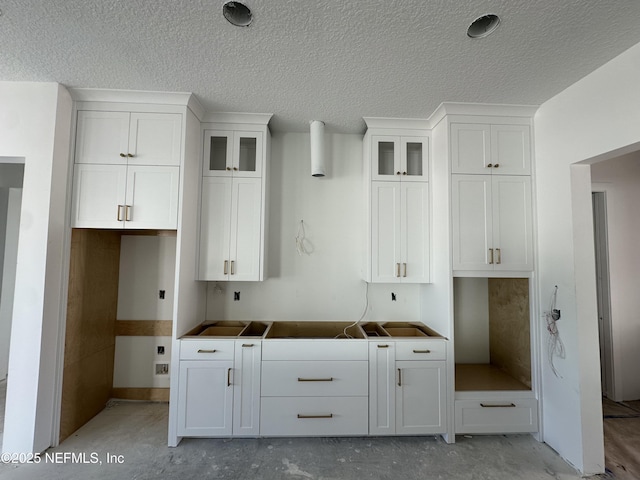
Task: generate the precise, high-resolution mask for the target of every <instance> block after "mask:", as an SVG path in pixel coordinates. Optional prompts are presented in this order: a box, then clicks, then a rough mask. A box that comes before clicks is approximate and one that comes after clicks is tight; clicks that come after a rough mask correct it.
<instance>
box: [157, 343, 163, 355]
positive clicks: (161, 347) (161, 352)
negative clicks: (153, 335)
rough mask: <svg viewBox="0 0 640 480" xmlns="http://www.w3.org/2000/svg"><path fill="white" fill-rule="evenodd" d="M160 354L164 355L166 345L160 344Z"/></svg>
mask: <svg viewBox="0 0 640 480" xmlns="http://www.w3.org/2000/svg"><path fill="white" fill-rule="evenodd" d="M158 355H164V346H163V345H158Z"/></svg>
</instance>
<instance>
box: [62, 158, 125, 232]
mask: <svg viewBox="0 0 640 480" xmlns="http://www.w3.org/2000/svg"><path fill="white" fill-rule="evenodd" d="M126 172H127V167H126V166H124V165H87V164H77V165H75V167H74V173H73V212H72V226H73V227H75V228H123V226H124V213H125V212H124V207H120V205H122V206H124V204H125V191H126V183H127V173H126ZM118 217H120V220H118Z"/></svg>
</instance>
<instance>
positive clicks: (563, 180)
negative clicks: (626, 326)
mask: <svg viewBox="0 0 640 480" xmlns="http://www.w3.org/2000/svg"><path fill="white" fill-rule="evenodd" d="M639 84H640V44H638V45H636V46H634V47H632V48H631V49H629V50H628V51H626V52H625V53H623V54H622V55H620V56H618V57H617V58H615V59H614V60H612V61H611V62H609V63H608V64H606V65H604V66H603V67H601V68H600V69H598V70H596V71H595V72H593V73H592V74H590V75H588V76H587V77H585V78H583V79H582V80H580V81H579V82H577V83H576V84H574V85H572V86H571V87H569V88H568V89H566V90H565V91H563V92H562V93H560V94H559V95H557V96H556V97H554V98H552V99H550V100H549V101H547V102H546V103H544V104H543V105H542V106H541V107H540V108H539V110H538V112H537V114H536V117H535V136H536V141H535V150H536V174H537V178H536V184H537V185H536V188H537V199H538V204H537V213H538V216H537V223H538V272H539V281H538V288H539V292H538V298H539V302H540V305H539V308H540V311H541V312H543V311H546V310H547V309H548V302H549V297H550V295H551V293H552V292H553V288H554V286H555V285H557V286H558V305H557V307H558V308H559V309H561V311H562V318H561V320H560V321H559V322H558V328H559V329H560V334H561V336H562V339H563V341H564V343H565V347H566V358H565V359H556V361H555V364H556V366H557V368H558V371H559V374H560V377H558V378H557V377H555V376H554V375H553V373H552V372H551V370H550V367H549V365H548V364H547V362H545V364H544V366H543V369H542V389H543V402H544V403H543V426H544V440H545V442H547V443H548V444H549V445H550V446H552V447H553V448H554V449H556V450H557V451H558V452H559V453H560V454H561V455H562V456H563V457H564V458H566V459H567V460H568V461H569V462H570V463H572V464H574V465H575V466H576V467H577V468H578V469H580V470H581V471H582V472H584V473H596V472H602V471H603V470H604V452H603V434H602V412H601V397H600V367H599V356H598V325H597V313H596V312H597V306H596V301H595V298H596V288H595V268H594V263H595V258H594V253H593V230H592V223H593V221H592V218H591V194H590V192H591V180H590V175H589V173H590V172H589V167H588V166H584V167H582V166H576V165H574V164H576V163H578V162H581V161H584V160H590V161H593V160H600V159H604V158H612V157H614V156H618V155H620V154H622V153H628V152H630V151H633V150H637V149H638V142H640V129H638V125H639V124H640V89H638V85H639ZM585 169H586V171H585ZM544 327H545V325H544V322H543V319H540V322H539V329H540V335H541V338H542V339H543V341H542V342H541V344H542V346H543V348H544V349H546V342H545V341H544V340H545V339H546V338H547V336H546V330H545V328H544ZM541 358H546V350H544V351H543V352H541Z"/></svg>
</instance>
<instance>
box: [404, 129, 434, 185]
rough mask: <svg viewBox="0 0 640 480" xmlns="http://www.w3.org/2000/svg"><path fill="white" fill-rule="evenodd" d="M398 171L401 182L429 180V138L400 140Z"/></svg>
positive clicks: (405, 138)
mask: <svg viewBox="0 0 640 480" xmlns="http://www.w3.org/2000/svg"><path fill="white" fill-rule="evenodd" d="M400 153H401V158H400V171H401V174H402V177H401V178H402V181H403V182H426V181H427V180H429V138H428V137H401V138H400Z"/></svg>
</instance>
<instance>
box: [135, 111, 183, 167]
mask: <svg viewBox="0 0 640 480" xmlns="http://www.w3.org/2000/svg"><path fill="white" fill-rule="evenodd" d="M181 139H182V115H180V114H178V113H132V114H131V126H130V130H129V152H128V153H130V154H131V155H133V157H131V158H129V165H174V166H180V157H181V155H180V152H181V149H182V141H181Z"/></svg>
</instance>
